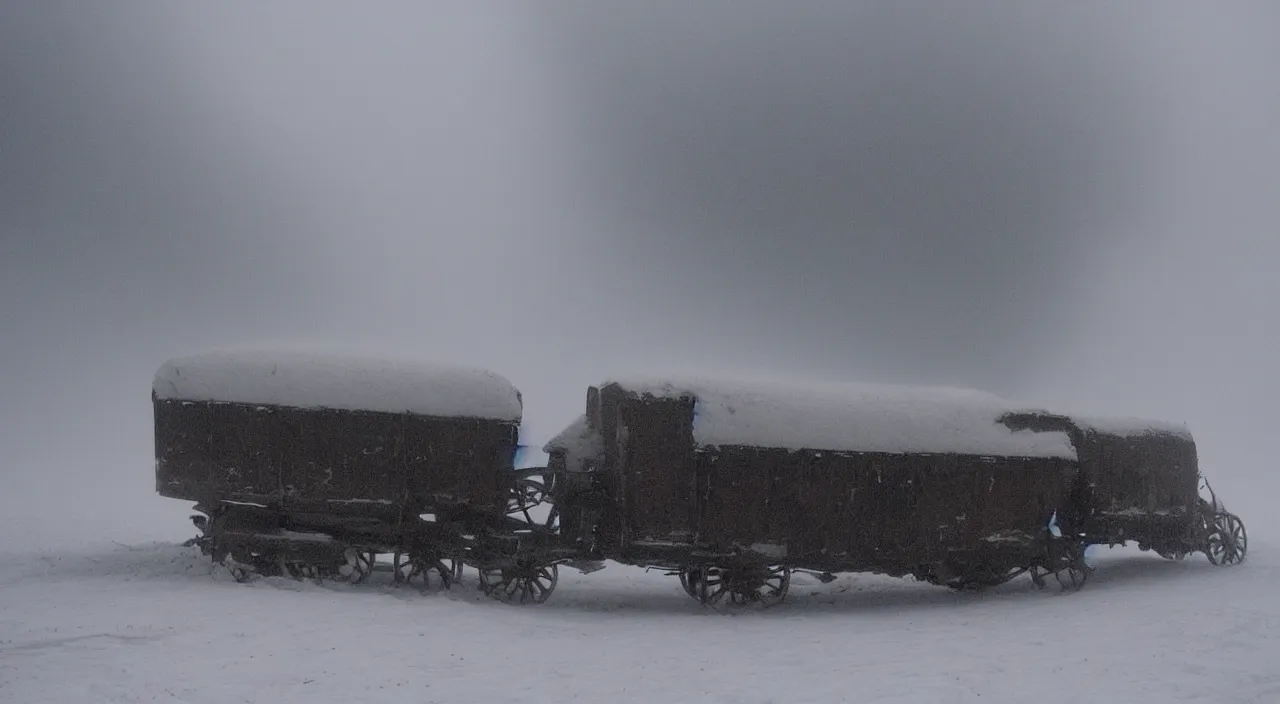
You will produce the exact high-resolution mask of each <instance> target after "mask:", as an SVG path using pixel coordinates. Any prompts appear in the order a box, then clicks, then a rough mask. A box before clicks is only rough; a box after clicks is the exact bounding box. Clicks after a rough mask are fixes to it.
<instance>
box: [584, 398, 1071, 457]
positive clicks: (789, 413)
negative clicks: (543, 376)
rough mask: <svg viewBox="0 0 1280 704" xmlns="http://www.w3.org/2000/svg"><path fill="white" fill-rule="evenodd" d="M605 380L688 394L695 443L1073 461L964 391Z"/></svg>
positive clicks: (1004, 407)
mask: <svg viewBox="0 0 1280 704" xmlns="http://www.w3.org/2000/svg"><path fill="white" fill-rule="evenodd" d="M609 383H616V384H618V385H619V386H620V387H622V388H623V389H624V390H626V391H629V392H632V393H635V394H639V395H643V394H651V395H653V396H656V397H663V398H677V397H680V396H684V395H689V396H693V397H695V398H696V405H695V408H694V422H693V435H694V441H695V442H696V443H698V444H699V445H702V446H717V445H741V446H753V447H772V448H781V449H792V450H798V449H808V450H828V451H850V452H889V453H905V452H931V453H957V454H968V455H995V456H1007V457H1059V458H1066V459H1072V460H1074V459H1076V451H1075V448H1074V446H1073V445H1072V444H1071V439H1070V437H1069V436H1068V435H1067V434H1066V433H1065V432H1057V431H1054V432H1035V431H1032V430H1018V431H1015V430H1012V429H1010V428H1009V427H1007V426H1005V425H1003V424H1001V423H1000V422H999V418H1000V416H1001V415H1002V414H1004V413H1005V412H1007V411H1010V410H1015V409H1017V408H1019V406H1017V405H1015V404H1011V403H1010V402H1007V401H1005V400H1003V399H1001V398H1000V397H998V396H995V395H992V394H989V393H986V392H983V391H976V390H972V389H962V388H951V387H912V386H897V385H885V384H852V383H832V384H814V383H803V384H797V383H790V382H785V383H784V382H774V381H769V382H741V381H710V380H702V381H698V380H687V381H676V380H670V379H614V380H611V381H609V382H606V384H605V385H607V384H609ZM602 386H603V385H602Z"/></svg>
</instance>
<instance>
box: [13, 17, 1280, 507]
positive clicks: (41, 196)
mask: <svg viewBox="0 0 1280 704" xmlns="http://www.w3.org/2000/svg"><path fill="white" fill-rule="evenodd" d="M1278 15H1280V12H1277V10H1276V8H1275V5H1274V4H1271V3H1267V2H1262V1H1259V2H1251V3H1250V2H1224V3H1214V4H1213V6H1212V9H1210V8H1209V6H1208V5H1206V4H1201V3H1191V2H1183V3H1177V2H1159V3H1156V2H1152V3H1145V4H1138V3H1131V4H1124V5H1123V6H1122V5H1119V4H1115V3H1102V2H1096V3H1088V2H1086V3H1071V4H1064V3H1049V2H1023V3H982V2H965V3H924V2H920V3H910V2H908V3H848V2H834V1H833V2H818V1H816V0H815V1H812V2H798V3H774V2H763V1H759V2H756V1H747V0H743V1H736V2H729V1H728V0H724V1H711V0H708V1H707V2H700V3H696V4H695V3H680V2H669V1H665V0H664V1H653V2H645V3H631V4H628V5H624V4H623V3H605V4H601V3H590V2H585V1H584V2H570V1H567V0H566V1H563V2H550V1H548V2H544V3H540V4H535V3H491V4H483V3H463V2H458V3H444V2H438V3H429V4H424V3H411V2H383V3H376V4H363V3H361V4H353V3H324V2H320V3H317V2H307V3H302V2H298V3H287V2H281V3H273V4H270V5H269V6H266V5H263V4H260V3H250V2H240V3H235V2H232V3H218V4H216V5H194V4H183V5H174V4H163V5H162V4H158V3H141V2H136V3H130V2H118V3H73V2H54V1H46V2H40V3H7V4H4V5H3V6H0V99H2V100H3V104H2V105H3V111H2V112H0V156H2V157H3V159H2V161H0V237H2V239H0V255H2V256H0V325H2V327H0V332H2V333H3V334H2V335H0V384H3V386H2V387H0V422H2V423H3V429H0V440H2V441H3V443H4V447H5V449H6V453H7V457H8V458H11V462H10V463H9V464H8V465H6V466H4V467H3V469H0V476H3V477H5V478H6V480H7V481H8V482H9V483H10V486H11V487H13V490H11V491H10V492H9V495H10V497H15V496H24V497H25V496H28V495H30V496H36V495H37V493H38V495H39V496H42V497H46V498H47V497H48V496H49V495H50V492H51V491H54V490H63V488H64V487H65V486H66V481H67V480H70V479H74V480H76V481H80V482H88V483H89V485H90V486H93V487H96V488H97V489H98V490H105V489H108V488H110V489H111V490H112V492H113V493H111V494H110V495H111V496H114V497H134V496H136V497H139V500H140V501H148V500H150V496H151V492H152V475H151V472H152V467H151V457H150V453H151V445H150V443H151V437H150V430H151V426H150V423H151V416H150V408H149V405H148V402H149V399H148V392H149V386H150V378H151V374H152V373H153V372H154V370H155V368H156V367H157V366H158V365H159V364H160V362H162V361H163V360H164V359H165V358H166V357H168V356H172V355H174V354H181V353H185V352H189V351H198V350H201V349H204V348H207V347H210V346H221V345H239V344H254V343H262V342H296V343H305V344H324V345H327V346H332V345H342V346H357V347H361V348H364V349H370V350H375V351H383V352H386V353H390V354H397V355H414V356H423V357H429V358H435V359H442V360H448V361H461V362H466V363H473V364H480V365H484V366H488V367H491V368H493V369H495V370H497V371H499V372H502V373H503V374H506V375H507V376H508V377H510V378H511V379H512V380H513V381H514V382H515V383H516V384H517V385H518V386H520V387H521V389H522V390H523V391H524V393H525V400H526V416H527V425H528V429H529V431H530V432H529V438H528V439H530V440H531V441H538V440H541V439H543V438H545V437H546V436H547V435H549V434H550V433H552V432H555V431H556V430H558V429H559V427H560V426H561V425H562V424H563V423H565V422H567V421H568V420H569V419H570V418H571V416H572V414H574V413H576V412H577V411H578V409H579V408H580V407H581V405H582V402H583V396H584V392H585V387H586V385H587V384H589V383H592V382H594V381H597V380H598V379H599V378H600V377H601V376H604V375H607V374H611V373H614V372H617V371H622V372H630V371H642V372H643V371H649V370H684V369H691V370H711V371H719V372H725V373H728V372H738V373H744V374H745V373H770V374H786V375H805V376H814V377H819V378H841V379H849V378H861V379H877V380H890V381H904V382H911V383H915V382H921V383H956V384H967V385H973V386H981V387H984V388H988V389H991V390H993V391H997V392H1000V393H1004V394H1009V395H1013V396H1020V397H1028V398H1033V399H1037V400H1040V399H1043V400H1045V401H1046V402H1055V403H1057V402H1062V403H1072V404H1076V405H1079V406H1081V407H1083V408H1085V409H1089V410H1097V411H1102V412H1113V411H1115V412H1123V413H1135V414H1143V415H1155V416H1158V417H1163V418H1168V419H1171V420H1179V421H1187V422H1189V423H1191V425H1192V429H1193V430H1194V431H1195V432H1196V433H1197V436H1198V437H1199V438H1200V440H1201V453H1202V459H1204V460H1205V462H1206V469H1208V470H1209V471H1210V472H1211V476H1215V477H1222V479H1220V480H1219V482H1218V483H1220V484H1225V485H1227V486H1228V487H1230V488H1231V489H1232V490H1234V493H1235V494H1236V495H1243V494H1245V493H1246V492H1247V491H1248V490H1249V488H1250V487H1251V486H1267V487H1271V488H1274V487H1275V486H1276V485H1275V483H1274V482H1273V480H1271V479H1270V478H1269V474H1270V473H1269V471H1264V469H1263V468H1264V467H1265V468H1268V469H1269V468H1270V466H1271V465H1272V464H1273V462H1272V461H1271V458H1270V456H1269V455H1268V452H1269V447H1268V442H1267V439H1268V436H1269V435H1270V433H1271V432H1272V430H1271V429H1272V428H1274V427H1275V426H1276V424H1277V422H1280V413H1277V411H1276V410H1275V409H1274V407H1273V406H1272V405H1271V404H1269V403H1268V400H1269V399H1270V398H1274V397H1275V395H1276V394H1277V393H1278V392H1280V388H1277V386H1278V385H1280V382H1278V381H1277V379H1278V378H1280V377H1278V376H1277V374H1276V372H1275V368H1274V364H1275V363H1274V360H1275V359H1276V356H1277V355H1276V353H1277V349H1278V346H1277V334H1276V325H1275V318H1276V316H1275V315H1274V313H1273V312H1272V308H1273V305H1272V303H1271V302H1272V301H1274V300H1276V298H1277V295H1276V294H1277V285H1276V284H1275V283H1274V277H1273V275H1272V273H1271V271H1272V268H1273V267H1274V266H1275V264H1274V262H1275V260H1276V256H1275V255H1276V253H1277V246H1276V243H1275V237H1274V235H1273V234H1272V233H1273V231H1274V227H1275V226H1274V223H1275V222H1276V215H1277V214H1278V213H1277V209H1278V207H1277V205H1276V204H1277V202H1280V198H1278V197H1277V193H1276V187H1275V185H1274V183H1275V181H1274V178H1273V177H1272V176H1271V173H1272V171H1273V170H1274V164H1276V163H1280V139H1278V138H1277V136H1276V129H1275V125H1277V124H1280V95H1277V90H1278V88H1277V86H1278V85H1280V84H1278V83H1277V82H1276V81H1275V80H1274V77H1273V76H1272V75H1271V74H1272V72H1273V67H1274V66H1276V65H1280V50H1278V49H1277V46H1278V45H1277V40H1276V38H1275V37H1276V36H1277V32H1276V29H1277V28H1278V22H1277V19H1278ZM48 479H53V482H49V481H47V480H48ZM32 492H36V493H32ZM1241 500H1246V499H1245V498H1244V497H1243V496H1242V499H1241ZM155 501H156V502H159V500H158V499H156V500H155ZM27 503H31V502H29V501H28V502H27ZM111 515H115V514H111Z"/></svg>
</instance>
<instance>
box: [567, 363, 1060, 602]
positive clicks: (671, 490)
mask: <svg viewBox="0 0 1280 704" xmlns="http://www.w3.org/2000/svg"><path fill="white" fill-rule="evenodd" d="M724 388H725V387H720V386H716V385H710V384H700V383H689V384H675V383H671V384H667V383H645V382H637V383H628V382H621V383H619V382H611V383H608V384H604V385H602V386H601V387H599V389H598V391H597V390H596V389H595V388H593V389H592V390H591V391H590V392H589V396H588V400H589V403H588V412H587V413H586V414H585V415H584V416H583V417H582V418H580V419H579V420H578V421H577V422H576V423H575V424H574V426H571V428H570V429H567V430H566V432H565V433H562V436H561V437H560V438H557V439H556V440H555V441H553V442H552V443H549V444H548V446H547V447H546V448H545V449H546V450H547V451H548V452H549V454H550V455H551V457H552V460H551V461H552V463H553V464H554V465H556V466H565V467H566V468H567V469H570V470H574V469H577V470H580V471H587V472H589V473H591V474H593V475H595V477H596V483H597V484H598V485H600V486H601V488H602V490H603V494H604V495H606V496H608V497H609V498H610V500H609V501H607V502H605V505H604V506H602V507H601V508H600V513H599V517H598V529H597V533H598V536H597V540H598V543H597V547H598V549H599V550H600V552H602V553H603V554H607V555H610V556H617V557H618V558H619V559H621V560H622V561H625V562H633V563H649V564H663V565H669V566H671V565H675V566H678V565H680V564H682V563H688V561H689V560H690V559H696V557H697V556H698V555H701V556H704V557H706V558H707V559H712V558H716V559H718V558H725V557H728V556H739V557H745V558H747V559H759V560H767V561H771V562H774V563H778V564H787V565H790V566H792V567H800V568H809V569H815V570H823V571H877V572H883V573H889V574H898V575H903V574H908V573H911V574H917V575H921V576H925V577H926V578H930V579H934V580H937V581H947V580H948V579H949V578H950V577H951V576H954V575H955V574H958V573H964V572H968V573H974V572H975V571H982V570H992V569H994V570H1003V569H1005V568H1011V567H1026V566H1029V565H1028V564H1025V563H1026V562H1027V561H1028V560H1032V561H1034V559H1036V555H1037V554H1038V553H1039V552H1040V551H1042V550H1043V549H1044V544H1045V537H1044V536H1045V531H1046V526H1047V524H1048V522H1049V521H1050V519H1051V517H1052V516H1053V514H1054V513H1055V511H1056V510H1058V509H1059V507H1060V506H1062V505H1064V504H1065V503H1066V501H1067V499H1068V498H1069V496H1070V493H1071V490H1072V487H1073V485H1074V482H1075V478H1076V465H1075V460H1076V456H1075V451H1074V448H1073V447H1072V445H1071V443H1070V440H1069V438H1068V437H1067V436H1066V434H1065V433H1063V432H1061V431H1056V430H1049V431H1044V432H1038V431H1034V430H1019V431H1015V430H1013V429H1010V428H1008V427H1006V426H1004V425H1001V424H1000V423H999V418H1000V416H1001V415H1002V414H1003V413H1005V412H1007V410H1008V408H1006V407H1004V405H1003V404H1002V402H1000V400H999V399H997V398H995V397H992V396H989V395H987V394H981V393H979V392H969V391H963V390H934V389H910V388H895V387H861V386H860V387H842V386H838V385H837V386H832V387H827V388H825V389H821V390H816V393H815V394H814V395H812V396H805V395H804V394H800V395H797V394H795V393H794V391H793V389H792V388H791V387H785V386H781V385H777V384H757V385H745V386H743V385H739V386H737V387H735V388H733V390H731V391H729V392H727V393H726V392H724ZM582 425H585V426H587V429H588V430H589V431H590V432H589V433H586V434H584V433H583V432H582V429H581V428H580V427H578V426H582ZM588 436H591V437H590V441H589V442H585V441H583V440H581V439H580V438H584V437H588ZM589 446H594V447H596V448H598V449H596V450H595V451H594V455H593V453H592V452H583V451H581V448H584V447H589ZM575 449H577V450H578V451H577V452H576V453H575V452H572V450H575ZM575 455H576V457H577V459H574V458H575ZM588 464H592V465H596V467H595V468H594V469H595V471H594V472H590V470H591V469H592V468H591V467H587V466H585V465H588ZM569 503H572V502H569ZM570 513H572V511H570ZM1019 563H1022V564H1019Z"/></svg>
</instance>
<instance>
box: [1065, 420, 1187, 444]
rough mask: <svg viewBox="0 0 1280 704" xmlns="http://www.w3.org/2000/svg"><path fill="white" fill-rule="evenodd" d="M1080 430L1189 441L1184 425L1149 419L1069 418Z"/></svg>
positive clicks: (1122, 435)
mask: <svg viewBox="0 0 1280 704" xmlns="http://www.w3.org/2000/svg"><path fill="white" fill-rule="evenodd" d="M1070 418H1071V420H1072V422H1074V423H1075V424H1076V425H1077V426H1079V427H1080V428H1081V429H1082V430H1094V431H1097V432H1099V433H1105V434H1107V435H1119V436H1121V437H1137V436H1142V435H1173V436H1176V437H1179V438H1182V439H1183V440H1191V439H1192V438H1191V431H1190V429H1188V428H1187V426H1186V424H1185V423H1171V422H1168V421H1163V420H1152V419H1149V418H1124V417H1118V416H1117V417H1103V416H1075V415H1073V416H1070Z"/></svg>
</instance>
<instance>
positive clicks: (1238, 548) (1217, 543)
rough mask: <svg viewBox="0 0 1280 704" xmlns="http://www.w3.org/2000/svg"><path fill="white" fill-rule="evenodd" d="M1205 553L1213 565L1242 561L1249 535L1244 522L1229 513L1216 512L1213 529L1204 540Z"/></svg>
mask: <svg viewBox="0 0 1280 704" xmlns="http://www.w3.org/2000/svg"><path fill="white" fill-rule="evenodd" d="M1206 543H1207V544H1206V545H1205V554H1206V555H1207V556H1208V557H1209V561H1210V562H1212V563H1213V564H1215V565H1235V564H1239V563H1241V562H1244V558H1245V555H1246V554H1247V553H1248V551H1249V536H1248V533H1246V532H1245V529H1244V522H1243V521H1241V520H1240V518H1239V517H1238V516H1236V515H1235V514H1231V513H1222V514H1218V515H1217V516H1216V517H1215V518H1214V522H1213V529H1212V531H1211V532H1210V533H1209V537H1208V539H1207V540H1206Z"/></svg>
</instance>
